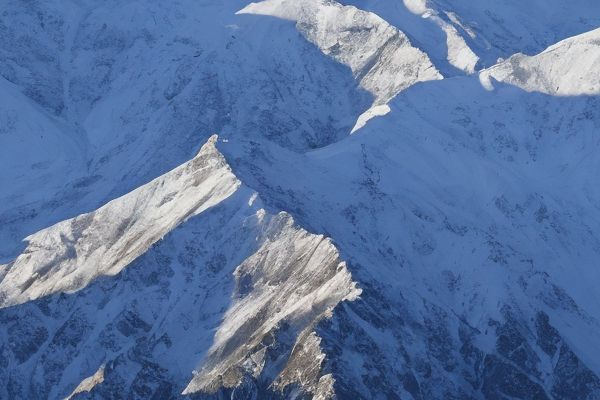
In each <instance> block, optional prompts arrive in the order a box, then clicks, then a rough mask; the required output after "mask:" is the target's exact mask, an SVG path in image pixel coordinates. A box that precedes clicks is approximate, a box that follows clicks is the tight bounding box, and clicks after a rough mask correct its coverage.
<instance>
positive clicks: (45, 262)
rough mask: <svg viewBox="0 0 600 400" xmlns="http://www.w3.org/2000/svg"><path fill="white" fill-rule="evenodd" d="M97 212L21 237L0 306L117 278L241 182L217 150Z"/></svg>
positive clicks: (1, 285)
mask: <svg viewBox="0 0 600 400" xmlns="http://www.w3.org/2000/svg"><path fill="white" fill-rule="evenodd" d="M216 140H217V137H216V136H213V137H211V139H210V140H209V142H208V143H207V144H206V145H204V146H203V147H202V149H201V150H200V152H199V153H198V155H197V156H196V157H194V159H192V160H191V161H189V162H188V163H186V164H184V165H182V166H180V167H178V168H176V169H174V170H173V171H171V172H169V173H167V174H165V175H163V176H161V177H159V178H157V179H155V180H153V181H152V182H150V183H148V184H146V185H144V186H142V187H140V188H138V189H136V190H134V191H133V192H131V193H128V194H127V195H125V196H123V197H120V198H118V199H115V200H113V201H111V202H109V203H108V204H106V205H105V206H103V207H101V208H99V209H98V210H96V211H94V212H92V213H88V214H83V215H80V216H78V217H75V218H73V219H70V220H66V221H63V222H60V223H58V224H56V225H54V226H52V227H50V228H47V229H44V230H42V231H40V232H37V233H36V234H34V235H31V236H29V237H27V238H26V240H27V241H28V245H27V248H26V249H25V251H24V253H23V254H22V255H20V256H19V257H17V259H16V260H14V261H13V262H11V263H10V264H8V265H0V271H2V272H0V274H1V276H2V280H1V281H0V299H1V301H0V306H2V307H7V306H10V305H14V304H20V303H23V302H26V301H30V300H35V299H37V298H39V297H41V296H47V295H50V294H53V293H57V292H72V291H75V290H79V289H81V288H83V287H85V286H87V285H88V284H89V283H90V282H91V281H92V280H94V279H95V278H97V277H98V276H103V275H115V274H117V273H119V272H120V271H121V270H122V269H123V268H124V267H125V266H127V265H128V264H130V263H131V262H132V261H133V260H135V259H136V258H137V257H139V256H140V255H141V254H143V253H145V252H146V251H147V250H148V249H149V248H150V246H152V244H154V243H155V242H156V241H158V240H160V239H161V238H162V237H163V236H164V235H165V234H166V233H168V232H170V231H171V230H173V229H174V228H175V227H176V226H177V225H179V224H180V223H182V222H183V221H185V220H186V219H187V218H190V217H192V216H194V215H197V214H199V213H201V212H203V211H204V210H206V209H207V208H209V207H212V206H214V205H216V204H218V203H220V202H221V201H223V200H224V199H225V198H227V197H228V196H230V195H231V194H232V193H233V192H235V190H236V189H237V187H238V186H239V184H240V182H239V181H238V180H237V179H236V178H235V176H234V175H233V174H232V173H231V170H230V169H229V167H228V166H227V164H226V162H225V160H224V159H223V158H222V156H220V154H219V153H218V152H217V151H216V149H215V147H214V143H215V141H216Z"/></svg>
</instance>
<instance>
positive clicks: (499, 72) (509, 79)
mask: <svg viewBox="0 0 600 400" xmlns="http://www.w3.org/2000/svg"><path fill="white" fill-rule="evenodd" d="M599 70H600V29H596V30H594V31H591V32H587V33H584V34H581V35H578V36H575V37H572V38H568V39H565V40H563V41H561V42H559V43H557V44H555V45H552V46H550V47H548V48H547V49H546V50H544V51H543V52H542V53H540V54H537V55H535V56H531V57H530V56H526V55H524V54H515V55H513V56H512V57H510V58H509V59H508V60H506V61H503V62H501V63H499V64H498V65H495V66H493V67H492V68H489V69H487V70H484V71H482V72H481V73H480V79H481V81H482V84H483V85H484V86H485V87H486V88H488V89H493V86H494V85H493V83H492V82H491V78H493V79H495V80H497V81H500V82H506V83H509V84H511V85H515V86H518V87H520V88H522V89H524V90H527V91H528V92H540V93H545V94H549V95H555V96H581V95H597V94H600V76H599V74H598V71H599Z"/></svg>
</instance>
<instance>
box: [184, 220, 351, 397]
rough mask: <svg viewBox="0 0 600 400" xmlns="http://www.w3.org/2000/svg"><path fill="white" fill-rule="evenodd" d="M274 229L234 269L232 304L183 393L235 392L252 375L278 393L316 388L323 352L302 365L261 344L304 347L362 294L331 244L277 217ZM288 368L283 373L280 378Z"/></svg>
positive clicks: (312, 390) (316, 351) (313, 389)
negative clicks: (343, 303)
mask: <svg viewBox="0 0 600 400" xmlns="http://www.w3.org/2000/svg"><path fill="white" fill-rule="evenodd" d="M271 225H272V226H271V227H270V228H269V229H270V231H269V232H267V233H266V236H267V238H266V240H265V241H264V243H263V245H262V246H261V247H260V248H259V249H258V250H257V251H256V252H255V253H254V254H253V255H252V256H250V257H249V258H247V259H246V260H244V262H243V263H242V264H241V265H240V266H238V267H237V268H236V270H235V272H234V275H235V279H236V288H235V292H234V296H233V300H232V304H231V306H230V308H229V310H228V311H227V313H226V314H225V317H224V320H223V322H222V323H221V325H220V326H219V329H218V331H217V332H216V334H215V340H214V343H213V345H212V347H211V349H210V350H209V353H208V356H207V359H206V361H205V362H204V363H203V365H202V368H201V369H200V371H199V372H198V373H197V374H196V376H195V377H194V379H193V380H192V381H191V382H190V384H189V385H188V386H187V388H186V389H185V391H184V392H183V393H184V394H190V393H194V392H209V393H214V392H217V391H220V390H223V389H224V388H225V389H227V388H231V389H234V388H236V387H237V386H239V385H240V383H241V382H242V381H243V379H244V378H245V377H246V378H247V376H250V377H253V378H261V380H263V381H264V380H267V382H269V381H274V383H276V388H277V389H278V390H284V389H285V388H286V387H287V386H288V385H292V384H296V385H300V386H301V387H302V388H303V391H305V392H309V393H314V392H316V391H317V390H318V387H319V385H318V380H319V379H320V378H321V372H320V362H319V361H320V359H323V358H324V357H325V354H321V352H320V349H319V346H314V347H313V348H312V349H311V350H312V351H311V353H312V356H313V357H315V359H313V360H310V361H309V362H307V363H303V364H301V365H299V366H298V365H294V364H295V363H297V362H296V361H295V357H293V356H286V354H285V352H286V351H287V352H289V351H291V350H292V348H289V347H288V349H280V351H279V352H278V353H274V352H272V351H270V350H269V349H266V348H265V347H264V345H263V343H261V342H263V341H265V339H266V340H267V342H269V341H275V342H281V343H280V344H278V346H285V345H286V342H288V343H287V345H288V346H289V344H291V343H294V346H293V347H296V343H300V346H306V344H305V343H304V341H305V340H306V339H305V338H304V336H306V335H309V334H311V332H312V331H313V329H314V325H315V324H316V323H318V322H319V320H320V319H322V318H323V317H324V316H325V315H326V314H329V315H330V314H331V311H332V310H333V308H334V307H335V306H337V304H338V303H340V302H341V301H343V300H352V299H355V298H356V297H357V296H358V294H359V293H360V291H359V290H358V289H356V288H355V286H354V283H353V282H352V279H351V277H350V274H349V273H348V271H347V269H346V265H345V263H343V262H341V260H340V259H339V254H338V252H337V250H336V249H335V247H334V246H333V245H332V243H331V242H330V241H329V240H327V239H325V238H324V237H323V236H318V235H311V234H308V233H307V232H306V231H303V230H299V229H298V228H297V227H295V226H294V224H293V221H292V220H291V219H290V218H289V217H287V216H283V215H282V216H279V217H277V218H275V219H274V220H273V221H272V222H271ZM300 332H302V335H300V337H299V338H298V339H296V338H297V337H298V336H299V333H300ZM313 335H314V334H313ZM313 340H314V339H313ZM281 350H283V354H282V351H281ZM287 357H291V358H290V359H288V358H287ZM299 367H301V368H299ZM283 368H286V369H287V371H286V372H285V374H284V375H280V374H278V371H281V370H282V369H283ZM305 369H311V370H314V372H313V374H312V376H310V379H311V380H312V381H310V380H309V379H302V377H303V376H306V375H307V371H305Z"/></svg>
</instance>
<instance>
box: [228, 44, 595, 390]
mask: <svg viewBox="0 0 600 400" xmlns="http://www.w3.org/2000/svg"><path fill="white" fill-rule="evenodd" d="M587 40H588V38H587V36H586V35H583V36H582V37H577V38H574V41H573V42H572V43H571V47H577V46H579V44H577V42H581V43H582V45H583V46H585V45H586V43H587ZM589 52H591V50H590V51H588V52H582V56H580V57H582V58H583V57H585V56H584V55H585V54H587V53H589ZM559 54H560V53H559ZM562 57H564V58H561V57H559V58H558V59H556V60H553V62H556V63H557V65H560V64H561V63H563V62H566V61H567V60H571V61H572V58H573V55H572V54H569V53H568V52H565V53H564V54H563V55H562ZM582 61H583V60H582ZM583 64H585V61H583ZM596 79H597V71H596V74H594V73H593V71H592V72H591V73H590V75H589V76H585V75H584V78H583V79H582V80H578V83H577V85H579V87H588V86H587V85H591V84H594V82H596ZM599 105H600V100H599V98H598V96H597V95H582V96H551V95H548V94H543V93H532V92H528V91H525V90H523V89H521V88H519V87H515V86H513V85H510V84H506V83H504V84H503V83H497V84H496V87H495V90H494V91H489V90H487V89H486V88H484V87H483V86H482V85H481V82H480V81H479V79H478V77H477V76H470V77H456V78H453V79H446V80H442V81H432V82H428V83H426V84H422V85H417V86H413V87H411V88H409V89H408V90H406V91H404V92H402V93H401V94H400V95H399V96H397V97H396V98H395V99H394V100H393V101H392V102H391V103H390V109H391V111H390V112H389V113H388V114H387V115H385V116H382V117H378V118H375V119H372V120H371V121H369V122H368V123H367V124H366V125H365V126H364V128H363V129H361V130H360V131H358V132H357V134H355V135H353V136H352V137H350V138H348V139H346V140H344V141H342V142H338V143H336V144H334V145H331V146H328V147H326V148H323V149H319V150H316V151H313V152H310V153H308V154H305V155H297V154H291V153H284V152H282V151H281V150H280V149H277V148H274V147H273V146H269V145H266V144H264V143H262V144H260V145H259V144H252V143H248V144H247V148H244V149H240V148H238V147H236V146H235V145H232V144H223V145H222V151H224V153H225V154H226V155H228V158H231V159H236V160H239V162H236V163H235V164H234V166H233V169H234V170H235V171H236V173H237V174H238V176H240V177H241V179H243V180H244V181H245V182H248V184H250V185H252V186H253V187H255V188H257V189H258V190H259V192H260V193H261V194H262V196H263V198H265V199H269V200H270V201H271V203H272V204H274V205H276V206H277V207H278V208H281V209H286V210H290V212H292V214H293V215H294V216H295V217H296V219H297V220H298V221H300V223H302V224H303V225H304V226H307V227H308V228H309V229H310V230H311V231H316V232H327V234H328V235H329V236H331V237H332V239H333V240H334V242H335V243H336V246H337V247H338V248H339V249H340V252H341V254H343V255H344V258H345V259H347V260H348V265H350V266H351V272H352V276H353V278H354V279H355V280H357V281H358V282H359V283H360V286H361V288H362V289H363V292H362V295H361V298H360V299H358V300H356V301H353V302H348V303H344V304H343V306H341V307H339V308H338V309H336V312H335V313H334V315H333V317H332V318H331V319H329V320H327V321H326V322H325V323H324V324H322V325H321V326H319V329H318V330H317V332H318V335H319V337H320V338H321V341H320V346H321V348H323V349H324V350H323V351H324V353H325V354H326V355H327V357H326V361H325V364H326V365H327V368H328V371H330V372H331V374H332V378H333V379H334V382H335V383H334V384H333V387H334V390H335V393H336V394H337V395H338V396H340V397H341V398H374V397H375V396H377V395H378V394H381V393H384V395H385V396H388V397H393V396H405V397H406V398H415V399H418V398H432V399H443V398H504V397H507V398H508V397H510V398H536V397H538V398H541V399H562V398H569V399H580V398H583V399H594V398H595V397H597V396H598V395H599V393H600V379H599V376H600V365H599V364H598V359H599V358H598V355H599V354H600V341H599V339H598V338H599V337H600V336H599V335H598V332H599V331H600V315H599V314H598V311H597V310H599V309H600V297H599V296H598V292H597V290H596V289H595V285H596V282H598V280H599V279H600V275H599V273H598V268H597V267H596V266H597V262H596V260H597V259H598V257H599V256H600V234H599V232H600V218H599V215H598V212H597V206H598V204H599V203H600V191H599V190H598V185H597V184H596V180H597V179H596V176H597V173H598V171H600V163H599V161H598V157H594V156H593V155H594V154H596V153H597V151H598V143H599V142H598V137H597V132H598V129H599V128H600V116H599V115H598V111H597V110H598V109H599ZM259 146H260V152H259V151H258V147H259ZM241 153H246V154H256V157H254V158H253V159H251V160H247V159H246V160H245V159H243V158H241V157H239V156H236V154H241ZM288 177H294V178H293V179H289V178H288ZM572 371H576V372H572ZM572 374H574V375H572ZM507 377H509V378H507Z"/></svg>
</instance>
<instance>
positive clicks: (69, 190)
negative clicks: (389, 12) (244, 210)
mask: <svg viewBox="0 0 600 400" xmlns="http://www.w3.org/2000/svg"><path fill="white" fill-rule="evenodd" d="M246 4H247V3H246V2H243V1H228V2H214V1H192V0H186V1H183V2H180V3H178V4H177V5H175V4H173V5H171V6H169V7H164V6H163V5H162V4H161V3H160V2H154V1H146V0H137V1H130V2H127V4H123V3H122V2H120V1H102V2H100V1H89V2H71V1H67V2H64V1H58V0H57V1H54V0H52V1H47V2H25V3H24V2H21V1H11V2H7V3H4V4H3V5H4V6H6V7H5V8H6V12H3V13H2V15H0V32H2V34H1V35H0V36H2V39H0V40H1V43H2V46H1V48H0V51H1V52H2V56H1V57H0V74H1V75H2V78H0V80H2V83H0V86H1V87H2V95H0V97H1V99H0V121H1V122H2V124H1V125H0V126H2V128H0V130H1V131H0V132H1V133H0V156H2V160H3V161H4V162H3V164H2V168H1V170H2V171H1V172H0V178H1V179H2V181H1V183H2V187H3V190H2V191H1V194H0V200H2V201H0V224H1V225H2V227H3V229H2V230H1V232H0V238H1V239H2V240H0V260H1V261H0V262H1V263H5V262H7V261H8V260H9V259H12V258H14V256H16V254H18V253H19V252H20V251H19V247H20V244H19V241H20V240H21V239H22V238H23V237H25V236H28V235H30V234H32V233H34V232H37V231H39V230H41V229H43V228H45V227H47V226H49V225H52V224H54V223H57V222H58V221H61V220H65V219H69V218H72V217H74V216H76V215H79V214H83V213H85V212H88V211H90V210H94V209H97V208H98V207H100V206H101V205H102V204H105V203H106V202H108V201H109V200H112V199H114V198H116V197H119V196H121V195H123V194H125V193H128V192H130V191H132V190H133V189H135V188H137V187H139V186H141V185H143V184H145V183H147V182H149V181H151V180H152V179H154V178H156V177H157V176H160V175H162V174H164V173H166V172H167V171H169V170H171V169H173V168H175V167H176V166H178V165H181V164H183V163H184V162H185V161H187V160H189V159H190V158H191V157H192V156H193V155H194V153H195V149H196V148H197V146H198V143H203V142H204V141H206V139H207V138H208V137H209V136H210V135H212V134H213V133H216V132H218V133H219V134H220V135H221V137H222V138H233V137H237V136H245V137H251V138H266V139H267V140H270V141H273V142H276V143H278V144H279V145H281V146H282V147H286V148H290V149H294V151H304V150H306V149H309V148H316V147H321V146H324V145H326V144H329V143H331V142H333V141H336V140H339V139H340V138H342V137H344V136H346V135H348V133H349V132H350V131H351V129H352V127H353V126H354V124H355V122H356V119H357V118H358V116H359V115H360V114H361V113H362V112H364V111H365V110H367V109H368V108H369V107H370V105H371V104H372V103H373V96H372V95H371V94H369V93H367V92H365V91H364V90H363V89H361V88H359V87H358V86H357V84H356V81H355V79H354V77H353V75H352V71H350V69H349V68H347V67H346V66H343V65H341V64H340V63H338V62H337V61H335V60H333V59H332V58H331V57H328V56H326V55H324V54H323V53H322V51H321V50H320V49H319V48H317V47H316V46H315V45H313V44H312V43H310V42H308V41H307V40H306V39H305V38H304V37H303V36H302V35H301V34H299V33H298V31H297V29H296V27H295V26H294V24H293V23H290V22H289V21H285V20H281V19H278V18H273V17H266V16H257V15H236V11H238V10H240V9H242V8H243V7H244V6H245V5H246ZM115 15H119V16H120V17H119V18H115ZM24 27H29V28H28V29H25V28H24ZM241 60H243V62H241ZM7 81H8V82H7ZM34 89H35V90H34ZM19 92H20V93H19ZM51 100H52V101H51ZM17 109H18V110H19V112H18V113H16V112H15V110H17ZM26 150H27V151H26ZM17 155H19V156H17Z"/></svg>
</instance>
